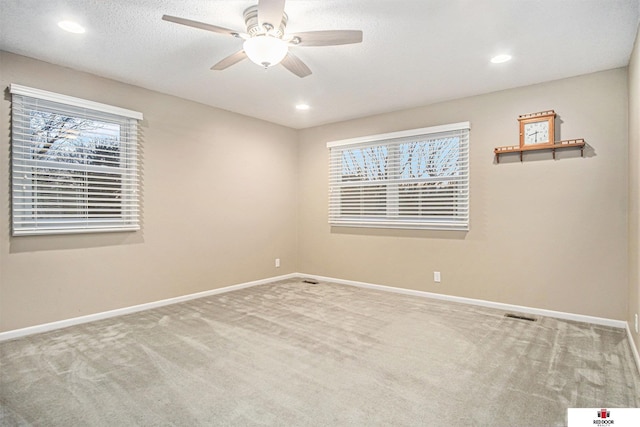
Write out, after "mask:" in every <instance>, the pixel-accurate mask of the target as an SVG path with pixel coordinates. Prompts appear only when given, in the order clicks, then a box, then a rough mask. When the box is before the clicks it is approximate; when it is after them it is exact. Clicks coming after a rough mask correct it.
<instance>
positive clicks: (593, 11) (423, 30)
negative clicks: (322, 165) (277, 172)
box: [0, 0, 640, 128]
mask: <svg viewBox="0 0 640 427" xmlns="http://www.w3.org/2000/svg"><path fill="white" fill-rule="evenodd" d="M256 3H257V0H248V1H244V0H182V1H177V0H176V1H171V0H109V1H106V0H47V1H44V0H0V37H1V39H0V49H2V50H6V51H9V52H14V53H18V54H21V55H25V56H30V57H33V58H37V59H41V60H44V61H47V62H51V63H54V64H59V65H63V66H67V67H71V68H74V69H78V70H82V71H88V72H90V73H93V74H97V75H100V76H104V77H108V78H113V79H115V80H119V81H122V82H126V83H131V84H134V85H138V86H142V87H145V88H149V89H152V90H156V91H159V92H163V93H168V94H171V95H175V96H179V97H182V98H187V99H191V100H194V101H198V102H201V103H204V104H208V105H212V106H215V107H219V108H223V109H226V110H230V111H235V112H238V113H241V114H245V115H248V116H253V117H257V118H261V119H264V120H268V121H271V122H274V123H279V124H282V125H285V126H289V127H292V128H305V127H310V126H315V125H320V124H324V123H330V122H336V121H341V120H346V119H351V118H356V117H362V116H368V115H372V114H377V113H383V112H388V111H395V110H400V109H403V108H409V107H415V106H420V105H426V104H430V103H434V102H438V101H443V100H448V99H454V98H460V97H464V96H470V95H477V94H481V93H487V92H492V91H496V90H501V89H507V88H511V87H517V86H524V85H529V84H534V83H539V82H543V81H549V80H555V79H559V78H564V77H570V76H575V75H580V74H585V73H590V72H594V71H600V70H606V69H611V68H616V67H622V66H626V65H627V63H628V61H629V55H630V52H631V49H632V45H633V41H634V39H635V35H636V31H637V28H638V16H639V6H640V0H482V1H479V0H475V1H474V0H322V1H320V0H316V1H312V0H309V1H306V0H288V1H287V3H286V7H285V11H286V12H287V14H288V15H289V24H288V26H287V32H298V31H309V30H327V29H359V30H362V31H363V33H364V37H363V39H364V40H363V42H362V43H361V44H355V45H345V46H333V47H306V48H303V47H294V48H292V52H294V53H295V54H296V55H297V56H298V57H299V58H300V59H302V60H303V61H304V62H305V63H306V64H307V65H308V66H309V67H310V68H311V70H312V71H313V74H312V75H311V76H309V77H306V78H304V79H300V78H298V77H296V76H295V75H293V74H291V73H290V72H288V71H287V70H286V69H284V68H283V67H282V66H277V67H274V68H271V69H269V70H266V71H265V70H263V69H261V68H260V67H258V66H257V65H255V64H253V63H251V62H250V61H243V62H241V63H239V64H236V65H234V66H232V67H231V68H229V69H227V70H224V71H211V70H209V68H210V67H211V66H212V65H213V64H215V63H216V62H218V61H219V60H220V59H222V58H223V57H225V56H227V55H229V54H231V53H233V52H235V51H237V50H239V49H240V48H241V44H242V43H241V40H238V39H234V38H232V37H228V36H224V35H220V34H215V33H211V32H207V31H203V30H198V29H193V28H189V27H185V26H181V25H177V24H174V23H170V22H165V21H163V20H161V17H162V15H163V14H168V15H175V16H180V17H184V18H188V19H193V20H198V21H203V22H208V23H211V24H215V25H219V26H222V27H227V28H231V29H238V30H241V31H243V30H244V22H243V19H242V12H243V11H244V9H246V8H247V7H249V6H251V5H253V4H256ZM63 19H74V20H76V21H78V22H79V23H81V24H82V25H84V26H85V27H86V28H87V32H86V33H85V34H82V35H74V34H70V33H66V32H64V31H61V30H60V29H59V28H58V27H57V22H58V21H60V20H63ZM503 52H506V53H509V54H511V55H512V56H513V60H512V61H510V62H508V63H505V64H491V63H490V62H489V59H490V58H491V57H492V56H493V55H496V54H498V53H503ZM42 89H46V88H42ZM301 102H305V103H308V104H309V105H310V106H311V108H310V109H309V110H308V111H296V109H295V104H297V103H301Z"/></svg>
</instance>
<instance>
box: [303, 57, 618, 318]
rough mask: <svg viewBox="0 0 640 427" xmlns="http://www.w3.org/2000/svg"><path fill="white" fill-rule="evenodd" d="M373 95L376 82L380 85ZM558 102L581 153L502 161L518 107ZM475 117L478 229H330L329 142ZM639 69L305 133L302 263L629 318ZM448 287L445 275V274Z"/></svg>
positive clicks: (344, 274) (513, 140)
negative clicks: (632, 76) (634, 84)
mask: <svg viewBox="0 0 640 427" xmlns="http://www.w3.org/2000/svg"><path fill="white" fill-rule="evenodd" d="M372 90H373V89H372ZM546 109H554V110H555V111H556V113H558V118H557V120H556V126H557V128H559V131H558V132H559V135H557V136H559V137H561V138H562V139H569V138H584V139H585V140H586V141H587V143H588V144H589V147H588V149H587V150H586V153H585V158H580V156H579V150H578V151H577V152H575V151H574V152H563V153H558V156H557V157H558V159H557V160H553V159H552V157H551V153H548V152H546V153H532V154H528V155H527V156H526V160H525V161H524V162H523V163H520V161H519V159H518V158H517V156H515V157H513V156H512V157H506V156H505V157H504V160H503V161H501V163H500V164H496V162H495V159H494V155H493V148H494V147H495V146H500V145H514V144H516V145H517V144H518V121H517V117H518V115H519V114H524V113H531V112H535V111H541V110H546ZM466 120H469V121H470V122H471V127H472V129H471V143H470V147H471V171H470V172H471V196H470V197H471V206H470V210H471V229H470V231H469V232H468V233H463V232H428V231H393V230H375V229H355V228H331V227H330V226H329V225H328V224H327V198H328V195H327V163H328V160H327V159H328V151H327V148H326V146H325V144H326V142H327V141H332V140H339V139H345V138H351V137H357V136H364V135H371V134H376V133H383V132H391V131H397V130H403V129H412V128H419V127H425V126H432V125H440V124H446V123H454V122H460V121H466ZM627 131H628V125H627V73H626V69H616V70H611V71H606V72H601V73H596V74H590V75H585V76H580V77H575V78H570V79H565V80H560V81H555V82H551V83H545V84H539V85H535V86H529V87H522V88H517V89H513V90H507V91H502V92H497V93H492V94H488V95H482V96H477V97H471V98H465V99H460V100H455V101H451V102H445V103H441V104H436V105H431V106H426V107H422V108H416V109H412V110H406V111H402V112H397V113H391V114H384V115H379V116H375V117H368V118H363V119H359V120H351V121H347V122H342V123H336V124H331V125H326V126H321V127H317V128H311V129H306V130H303V131H301V132H300V147H299V156H300V157H299V179H300V181H299V186H300V187H299V191H300V196H299V221H300V223H299V224H300V225H299V267H300V271H302V272H305V273H309V274H317V275H324V276H330V277H337V278H343V279H351V280H357V281H364V282H371V283H377V284H383V285H391V286H399V287H403V288H409V289H417V290H423V291H430V292H437V293H443V294H450V295H457V296H464V297H470V298H478V299H484V300H490V301H497V302H503V303H509V304H518V305H524V306H530V307H537V308H544V309H550V310H559V311H564V312H571V313H577V314H583V315H591V316H599V317H606V318H612V319H619V320H622V319H624V318H625V317H626V316H625V313H626V312H627V298H628V270H627V267H628V261H627V184H628V182H627V181H628V174H627V155H628V148H627V139H628V136H627ZM436 270H437V271H440V272H441V273H442V283H440V284H435V283H434V282H433V271H436Z"/></svg>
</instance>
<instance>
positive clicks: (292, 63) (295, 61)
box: [281, 52, 311, 77]
mask: <svg viewBox="0 0 640 427" xmlns="http://www.w3.org/2000/svg"><path fill="white" fill-rule="evenodd" d="M281 64H282V65H283V66H284V68H286V69H287V70H289V71H291V72H292V73H293V74H295V75H296V76H298V77H307V76H308V75H310V74H311V70H310V69H309V67H307V65H306V64H305V63H304V62H302V61H301V60H300V58H298V57H297V56H295V55H294V54H293V53H291V52H289V53H287V56H285V57H284V59H283V60H282V62H281Z"/></svg>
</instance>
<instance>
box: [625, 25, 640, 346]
mask: <svg viewBox="0 0 640 427" xmlns="http://www.w3.org/2000/svg"><path fill="white" fill-rule="evenodd" d="M639 196H640V32H639V33H638V34H637V35H636V43H635V46H634V49H633V53H632V55H631V62H630V63H629V317H628V321H629V327H630V329H631V331H633V338H634V340H635V343H636V347H637V348H638V351H639V352H640V334H638V333H636V332H635V330H634V322H635V320H634V316H635V315H639V316H640V274H639V270H640V207H639V205H638V199H639Z"/></svg>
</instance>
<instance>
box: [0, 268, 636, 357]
mask: <svg viewBox="0 0 640 427" xmlns="http://www.w3.org/2000/svg"><path fill="white" fill-rule="evenodd" d="M295 277H308V278H313V279H315V280H320V281H326V282H333V283H338V284H343V285H350V286H358V287H361V288H369V289H377V290H381V291H387V292H395V293H399V294H405V295H413V296H419V297H423V298H432V299H438V300H443V301H452V302H458V303H463V304H470V305H478V306H482V307H490V308H496V309H499V310H504V311H515V312H518V313H527V314H534V315H539V316H547V317H555V318H558V319H565V320H574V321H577V322H585V323H593V324H596V325H604V326H612V327H615V328H623V329H624V328H626V329H627V332H628V334H629V337H631V332H630V331H629V326H628V324H627V322H625V321H623V320H614V319H606V318H602V317H593V316H585V315H581V314H573V313H564V312H561V311H552V310H544V309H539V308H532V307H525V306H520V305H512V304H504V303H499V302H492V301H485V300H479V299H473V298H465V297H457V296H452V295H445V294H437V293H433V292H425V291H417V290H413V289H404V288H395V287H393V286H385V285H376V284H373V283H365V282H357V281H354V280H344V279H337V278H333V277H325V276H317V275H313V274H303V273H290V274H285V275H283V276H276V277H270V278H267V279H261V280H256V281H253V282H246V283H240V284H237V285H231V286H226V287H223V288H218V289H212V290H209V291H204V292H197V293H194V294H189V295H183V296H179V297H175V298H169V299H164V300H160V301H154V302H150V303H145V304H139V305H134V306H131V307H124V308H119V309H115V310H110V311H104V312H101V313H95V314H89V315H86V316H80V317H74V318H71V319H66V320H60V321H57V322H51V323H45V324H42V325H36V326H30V327H27V328H22V329H15V330H12V331H7V332H0V341H6V340H10V339H14V338H20V337H23V336H26V335H31V334H38V333H41V332H48V331H52V330H55V329H61V328H66V327H68V326H73V325H79V324H82V323H88V322H93V321H96V320H102V319H107V318H110V317H115V316H122V315H124V314H130V313H135V312H138V311H143V310H149V309H152V308H156V307H162V306H165V305H170V304H177V303H179V302H183V301H189V300H192V299H196V298H202V297H207V296H210V295H216V294H221V293H225V292H231V291H235V290H238V289H244V288H249V287H252V286H258V285H263V284H267V283H271V282H275V281H278V280H286V279H292V278H295ZM631 340H633V338H632V337H631ZM631 343H632V344H633V341H631ZM633 350H634V356H635V358H636V362H637V363H638V366H639V369H640V359H639V358H638V353H637V351H636V348H635V346H633Z"/></svg>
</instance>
